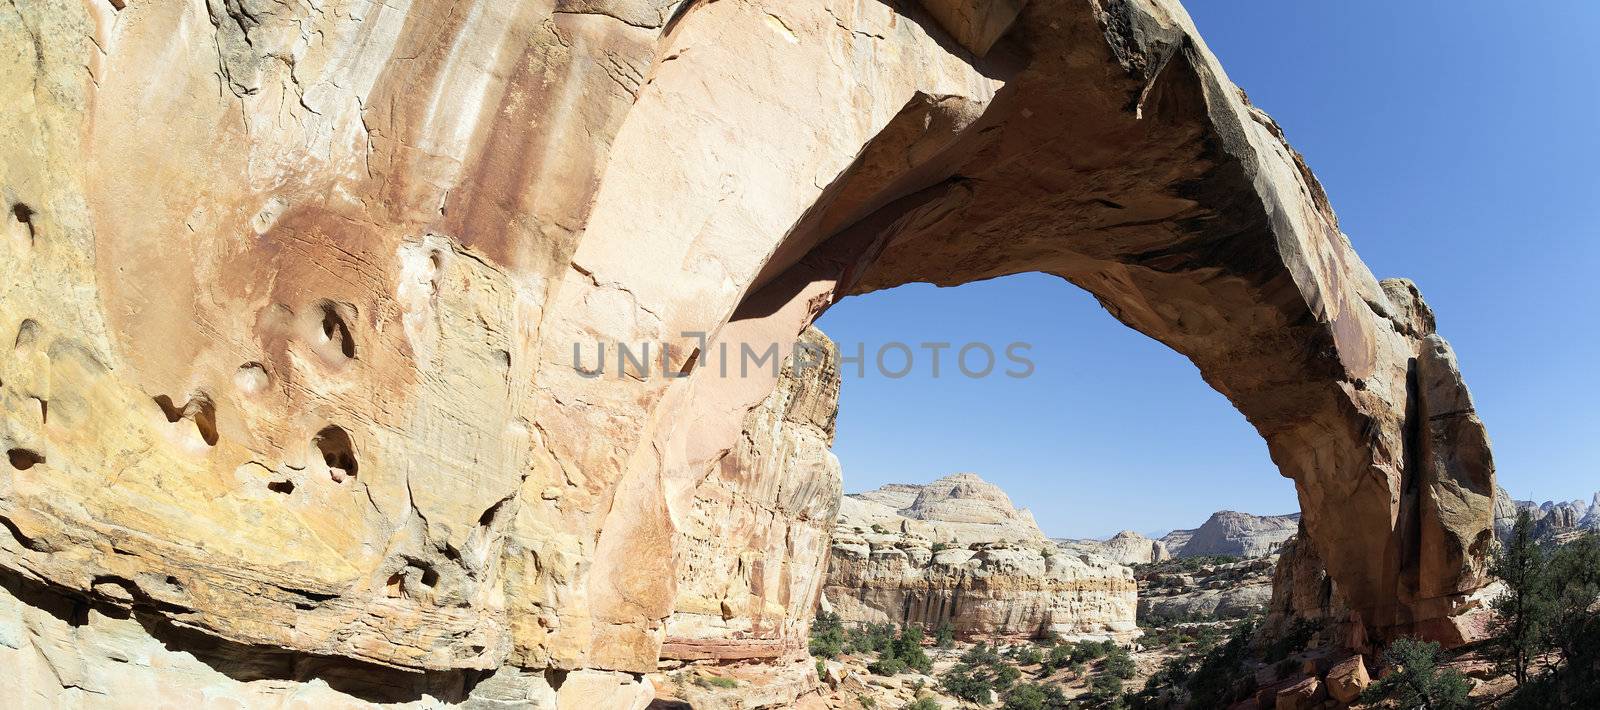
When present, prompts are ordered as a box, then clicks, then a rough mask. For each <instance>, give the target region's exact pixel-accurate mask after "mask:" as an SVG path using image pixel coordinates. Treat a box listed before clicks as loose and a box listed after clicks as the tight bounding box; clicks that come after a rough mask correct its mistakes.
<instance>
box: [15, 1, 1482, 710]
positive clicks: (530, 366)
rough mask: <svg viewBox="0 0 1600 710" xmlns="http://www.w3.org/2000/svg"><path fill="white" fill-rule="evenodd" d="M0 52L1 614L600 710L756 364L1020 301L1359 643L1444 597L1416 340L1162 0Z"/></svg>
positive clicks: (364, 25)
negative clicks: (1098, 315)
mask: <svg viewBox="0 0 1600 710" xmlns="http://www.w3.org/2000/svg"><path fill="white" fill-rule="evenodd" d="M0 47H3V48H4V51H3V53H0V100H3V101H4V103H5V105H6V106H7V110H6V111H5V112H3V113H0V157H3V160H0V199H3V201H4V211H3V217H0V219H3V221H4V227H3V231H4V234H3V235H0V261H3V262H4V263H5V264H7V265H9V266H10V267H11V273H12V275H13V278H9V279H6V280H5V281H4V282H0V336H3V339H4V342H5V343H6V346H7V348H9V354H8V355H7V356H6V357H5V358H3V359H0V399H3V400H4V403H5V406H4V407H3V409H0V447H3V448H4V449H5V450H6V453H7V462H8V465H6V466H3V467H0V518H3V519H4V522H5V528H6V533H5V534H3V535H0V567H3V568H4V569H6V570H9V574H11V575H13V576H14V579H15V580H16V583H17V584H18V585H19V586H20V587H26V588H27V590H26V591H28V592H29V594H16V595H14V596H16V597H17V598H19V599H23V598H32V597H31V596H30V594H31V592H34V591H38V592H41V593H42V592H45V591H49V592H50V593H60V594H62V595H63V596H64V597H65V598H70V599H76V600H78V601H80V602H81V603H83V604H86V605H101V607H103V608H105V609H107V610H108V611H109V612H112V614H113V615H114V614H115V613H122V614H125V615H128V614H138V615H139V616H138V618H139V619H140V620H141V622H142V623H141V626H140V628H146V627H147V626H148V627H154V626H161V625H171V626H174V627H177V628H182V629H184V631H185V634H186V635H185V636H184V637H183V639H182V640H174V641H173V643H174V644H175V645H176V646H178V647H204V646H207V645H208V644H209V645H211V647H217V646H218V645H222V644H234V645H233V646H227V648H230V649H233V651H231V653H236V654H239V655H249V654H251V653H255V654H260V655H262V656H263V657H266V656H269V655H272V654H286V655H287V656H288V658H289V661H287V662H285V663H281V664H276V665H263V666H258V667H259V668H260V669H262V672H263V673H264V674H265V675H266V676H268V677H269V678H272V679H276V680H278V681H306V682H311V681H314V680H318V679H323V680H326V679H328V678H337V677H339V676H340V674H341V673H345V672H346V670H345V669H346V668H347V666H349V665H350V664H364V665H362V666H361V667H363V668H365V667H368V666H382V667H385V668H390V669H393V670H395V671H397V672H401V673H405V674H409V675H408V676H407V677H408V678H413V679H419V680H417V682H416V683H411V684H395V687H406V688H412V689H413V690H414V691H415V694H416V695H417V696H418V697H420V695H421V692H422V691H421V690H417V689H418V688H422V687H423V685H425V684H423V683H422V680H420V679H425V680H427V681H428V682H429V683H432V682H436V681H437V682H446V683H455V684H459V687H463V688H465V687H466V685H467V682H466V681H467V680H468V678H469V676H470V677H472V678H479V677H480V676H482V675H484V674H487V673H490V672H492V673H493V675H492V676H491V677H490V679H489V680H480V682H479V683H478V684H477V685H476V686H474V687H482V686H483V683H485V682H490V683H491V686H494V687H499V688H501V691H497V692H502V693H503V694H513V695H514V694H516V693H518V692H521V691H516V690H515V689H506V686H511V685H515V684H517V683H524V681H525V683H524V685H525V686H526V689H527V692H528V693H544V692H545V690H544V688H545V686H549V688H550V689H551V690H553V691H554V693H555V695H556V697H557V700H556V702H557V704H558V705H560V706H563V707H570V706H574V704H577V703H583V704H587V705H588V706H591V707H599V706H610V707H628V706H630V705H634V704H637V702H638V699H639V698H641V697H644V696H646V695H648V687H647V685H646V683H645V682H644V681H643V680H642V675H643V674H644V673H646V672H649V671H651V670H653V669H654V668H655V667H656V663H657V660H658V658H659V657H660V655H661V653H662V647H663V643H664V642H665V640H666V638H667V636H668V632H669V629H668V627H669V626H670V625H671V624H670V622H669V620H670V619H672V618H673V617H674V616H675V611H676V609H677V607H678V602H679V596H680V595H679V593H678V586H679V580H680V578H681V575H680V574H679V569H678V565H679V563H680V562H681V561H683V560H685V559H692V555H687V554H685V553H684V552H683V551H682V550H681V549H680V546H682V545H686V544H688V542H687V541H688V540H690V539H692V538H693V537H694V536H695V535H696V534H697V533H696V532H695V525H693V524H691V522H690V518H691V517H692V516H693V514H694V510H695V503H694V501H695V499H696V496H697V495H699V494H700V492H701V490H702V486H701V483H702V481H703V480H704V479H705V478H706V477H707V476H708V475H709V474H710V472H712V471H714V470H716V465H717V462H720V461H723V460H724V459H725V458H726V457H727V456H728V452H730V451H733V450H734V449H735V448H736V447H737V446H738V445H739V443H738V442H739V439H740V437H741V434H742V433H743V428H744V423H745V421H746V418H747V416H748V413H749V412H750V411H751V410H752V409H755V408H757V407H758V406H760V405H761V403H762V402H763V401H765V400H766V398H767V396H768V395H769V393H770V392H771V391H772V389H773V387H774V386H775V383H776V382H777V379H778V368H777V366H776V361H777V359H778V354H777V351H778V350H787V347H788V346H789V345H790V344H792V343H793V342H794V341H795V339H796V338H797V337H798V336H799V334H800V333H801V332H802V331H803V330H804V328H805V327H806V325H808V324H809V323H810V322H812V321H813V320H814V319H815V318H816V317H817V316H818V315H819V314H820V313H821V312H822V311H823V310H825V309H826V308H828V307H829V306H830V305H831V304H833V303H835V302H836V301H837V300H838V299H840V298H844V297H847V296H849V295H852V294H859V293H865V292H869V291H874V290H879V289H885V288H891V287H893V286H897V285H900V284H905V283H909V282H932V283H936V284H940V285H957V284H961V283H966V282H971V281H976V280H982V279H989V278H994V277H998V276H1003V275H1007V274H1014V273H1021V272H1029V271H1042V272H1047V273H1051V274H1055V275H1057V276H1060V277H1061V278H1064V279H1067V280H1069V281H1071V282H1072V283H1075V284H1077V285H1079V286H1081V287H1083V288H1084V289H1086V290H1088V291H1089V292H1091V293H1092V294H1094V295H1095V296H1096V297H1097V298H1098V299H1099V300H1100V302H1101V303H1103V304H1104V305H1105V307H1106V308H1107V310H1108V311H1110V313H1111V314H1112V315H1113V316H1114V317H1116V318H1118V319H1119V320H1120V321H1122V322H1123V323H1125V324H1127V325H1128V326H1129V327H1132V328H1134V329H1136V330H1138V331H1140V332H1143V333H1145V334H1147V335H1149V336H1150V337H1152V338H1155V339H1157V340H1159V341H1161V342H1163V343H1165V344H1167V345H1168V346H1170V347H1172V348H1174V349H1175V350H1176V351H1178V352H1180V353H1182V354H1183V355H1185V356H1187V357H1188V358H1190V360H1192V361H1193V362H1194V364H1195V365H1196V366H1197V367H1198V368H1199V370H1200V371H1201V373H1202V376H1203V377H1204V378H1205V380H1206V382H1208V383H1209V384H1211V385H1212V386H1214V387H1215V388H1216V389H1218V390H1219V391H1220V392H1221V393H1222V394H1224V395H1225V396H1227V397H1228V398H1229V400H1230V401H1231V402H1232V403H1233V404H1234V405H1235V406H1237V407H1238V408H1239V409H1240V411H1241V412H1242V413H1243V414H1244V416H1245V417H1246V418H1247V419H1248V420H1249V421H1250V423H1251V424H1252V425H1253V426H1254V427H1255V428H1256V430H1257V431H1258V432H1260V433H1261V435H1262V436H1263V437H1264V438H1265V439H1266V441H1267V445H1268V448H1269V449H1270V451H1271V453H1272V457H1273V460H1274V461H1275V462H1277V463H1278V465H1279V466H1280V470H1281V473H1282V474H1283V475H1285V476H1287V477H1289V478H1292V479H1294V481H1295V485H1296V488H1297V490H1298V492H1299V497H1300V501H1301V503H1302V508H1303V512H1304V514H1305V519H1304V521H1303V523H1304V526H1305V536H1304V537H1303V540H1304V541H1305V543H1306V544H1307V545H1308V546H1310V547H1315V548H1316V549H1317V551H1318V552H1319V554H1320V555H1321V559H1322V560H1323V561H1324V562H1325V563H1326V568H1327V573H1328V575H1329V577H1330V578H1331V579H1334V580H1336V581H1337V582H1338V584H1339V588H1340V590H1341V592H1342V594H1343V595H1344V597H1345V598H1346V599H1347V600H1348V601H1349V604H1350V607H1351V608H1352V610H1353V611H1354V612H1355V613H1356V614H1357V615H1358V617H1359V619H1360V620H1361V624H1362V625H1363V626H1365V627H1366V628H1368V629H1369V630H1370V631H1371V632H1373V633H1375V634H1385V635H1392V634H1397V633H1405V632H1410V631H1418V632H1421V633H1424V634H1426V635H1429V636H1433V637H1439V638H1446V639H1448V638H1449V637H1451V636H1452V634H1454V635H1456V636H1459V633H1457V632H1458V631H1459V630H1460V624H1459V623H1458V622H1459V615H1460V612H1462V611H1463V610H1465V609H1467V608H1468V606H1467V605H1466V603H1465V602H1466V599H1467V597H1468V595H1469V594H1470V593H1471V592H1472V591H1473V590H1475V589H1476V588H1477V587H1478V586H1479V585H1480V584H1481V582H1482V568H1483V556H1484V554H1486V552H1487V550H1488V547H1489V544H1490V540H1491V537H1492V498H1493V485H1494V476H1493V464H1492V459H1491V456H1490V453H1489V449H1488V439H1487V437H1486V435H1485V433H1484V430H1483V426H1482V423H1481V422H1480V421H1479V419H1478V418H1477V416H1476V414H1475V413H1474V410H1473V406H1472V403H1471V400H1470V397H1469V396H1468V395H1467V390H1466V388H1465V385H1464V384H1463V383H1462V381H1461V379H1460V374H1459V369H1458V367H1457V366H1456V363H1455V360H1454V356H1453V355H1452V353H1451V351H1450V348H1449V346H1448V345H1447V344H1446V343H1445V341H1444V340H1443V339H1442V338H1441V337H1440V336H1439V335H1437V334H1436V333H1435V332H1434V321H1433V318H1432V314H1431V312H1430V311H1429V309H1428V307H1427V306H1426V305H1425V304H1424V302H1423V301H1422V299H1421V297H1420V295H1419V294H1418V292H1417V290H1416V288H1415V287H1414V286H1413V285H1412V284H1410V283H1409V282H1406V281H1403V280H1387V281H1382V282H1380V281H1379V280H1378V279H1376V278H1375V277H1374V276H1373V274H1372V273H1371V272H1370V271H1369V270H1368V269H1367V268H1366V267H1365V266H1364V265H1363V264H1362V263H1361V261H1360V260H1359V259H1358V258H1357V256H1356V255H1355V253H1354V251H1353V250H1352V249H1351V247H1350V244H1349V241H1348V240H1347V239H1346V238H1345V236H1344V234H1343V233H1342V232H1341V231H1340V229H1339V224H1338V221H1337V220H1336V218H1335V217H1334V214H1333V211H1332V208H1331V207H1330V205H1329V204H1328V202H1327V199H1326V196H1325V195H1324V193H1323V191H1322V189H1321V187H1320V186H1319V185H1318V184H1317V182H1316V180H1315V178H1314V177H1312V175H1311V172H1310V171H1309V169H1308V168H1307V166H1306V165H1305V163H1304V161H1302V160H1301V159H1300V157H1299V156H1298V155H1297V154H1296V153H1295V152H1294V151H1293V150H1292V149H1291V148H1290V147H1289V146H1288V144H1287V142H1286V141H1285V140H1284V136H1283V131H1282V130H1281V129H1280V128H1279V127H1278V126H1277V124H1276V123H1274V122H1273V121H1272V119H1270V118H1269V117H1267V115H1266V114H1264V113H1262V112H1261V111H1259V110H1257V109H1255V108H1253V107H1252V106H1250V105H1249V103H1248V102H1247V101H1246V99H1245V97H1244V94H1243V93H1242V92H1240V91H1239V90H1238V89H1237V88H1236V87H1234V86H1233V84H1231V83H1230V82H1229V81H1228V79H1227V77H1226V75H1225V74H1224V73H1223V71H1222V69H1221V67H1220V66H1219V65H1218V63H1217V60H1216V58H1215V57H1214V56H1213V55H1212V54H1211V53H1210V51H1209V50H1208V49H1207V48H1206V46H1205V43H1204V42H1203V41H1202V40H1201V39H1200V37H1199V35H1198V33H1197V31H1196V30H1195V29H1194V26H1193V23H1192V22H1191V21H1190V20H1189V18H1188V16H1187V15H1186V14H1185V12H1184V10H1183V8H1182V7H1181V6H1179V5H1178V4H1177V3H1176V2H1174V1H1173V0H1097V1H1095V2H1081V1H1079V0H1033V1H1032V2H1028V3H1020V2H1009V1H999V0H995V1H991V0H921V2H912V3H896V4H888V3H877V2H868V3H858V2H838V1H835V0H818V1H817V2H799V3H797V2H778V1H777V0H752V1H751V2H741V3H729V2H704V1H701V2H693V1H683V0H603V1H601V0H595V1H585V2H565V1H561V2H555V1H548V0H547V1H542V2H541V1H535V2H525V3H503V2H488V1H486V0H451V1H445V2H431V3H411V4H405V3H400V4H395V3H382V2H374V1H372V0H329V2H325V3H320V4H317V5H312V4H279V3H271V2H264V1H263V0H211V1H209V2H206V3H161V2H138V1H135V2H121V1H120V0H119V1H117V2H88V3H80V2H73V1H71V0H31V1H29V2H22V3H12V5H11V6H10V7H9V8H8V10H7V11H5V12H0ZM769 346H770V347H769ZM747 353H748V354H749V355H751V356H754V357H746V354H747ZM769 353H770V354H771V357H763V356H764V355H767V354H769ZM752 359H754V360H756V361H757V362H756V364H755V365H754V366H753V367H752V368H747V367H742V366H741V365H743V364H748V361H749V360H752ZM729 501H730V502H732V501H731V499H729ZM737 546H738V544H737V543H735V545H734V547H737ZM730 549H731V548H730ZM747 549H748V548H747ZM976 554H977V552H974V555H976ZM1018 564H1023V563H1021V562H1019V563H1018ZM1027 565H1032V563H1027ZM1027 565H1025V566H1027ZM756 596H758V597H762V598H765V595H764V594H757V595H756ZM788 613H789V612H788V609H787V608H785V610H784V611H783V612H782V614H779V613H778V612H777V611H776V610H774V611H773V614H771V615H770V616H768V617H764V618H770V619H774V620H775V619H777V618H779V617H780V616H783V617H784V618H787V615H788ZM679 620H680V621H681V620H682V617H679ZM126 628H131V627H126ZM1452 629H1454V631H1452ZM341 664H343V665H341ZM29 677H30V678H33V679H34V680H35V681H38V679H40V678H45V679H48V677H49V676H48V675H47V674H46V675H31V676H29ZM57 678H58V679H59V678H60V676H57ZM491 681H492V682H491ZM556 681H559V683H557V682H556ZM40 682H42V681H40ZM49 682H56V681H54V680H50V681H49ZM62 682H67V681H62ZM557 686H559V687H557ZM61 687H64V686H61V685H58V686H57V688H61ZM329 687H333V686H332V683H329ZM34 690H35V689H30V690H28V691H24V692H33V691H34ZM37 690H38V691H39V692H41V693H43V692H45V690H44V689H37ZM50 692H54V691H50ZM284 692H291V691H289V690H285V691H284Z"/></svg>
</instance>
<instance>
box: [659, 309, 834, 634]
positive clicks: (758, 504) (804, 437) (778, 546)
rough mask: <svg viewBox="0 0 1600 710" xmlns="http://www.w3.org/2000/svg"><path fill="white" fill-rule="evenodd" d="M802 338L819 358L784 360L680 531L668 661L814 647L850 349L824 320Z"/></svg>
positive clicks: (703, 484) (830, 532)
mask: <svg viewBox="0 0 1600 710" xmlns="http://www.w3.org/2000/svg"><path fill="white" fill-rule="evenodd" d="M799 342H800V343H801V344H802V345H803V346H804V347H807V348H810V349H812V350H811V351H812V352H815V353H816V354H817V355H816V357H815V358H814V359H801V360H800V361H798V362H796V361H795V360H793V359H791V360H790V362H789V364H787V365H785V366H784V370H783V374H782V376H781V377H780V378H779V379H778V386H777V387H776V388H775V389H774V390H773V391H772V394H770V395H768V397H767V399H766V400H765V401H763V402H762V403H761V405H760V406H758V407H756V408H755V409H753V410H751V411H750V414H749V415H747V416H746V417H745V423H744V434H743V436H742V437H741V438H740V440H739V443H738V445H737V446H735V447H734V449H733V450H732V451H730V452H728V454H727V456H725V457H724V458H723V459H722V460H721V461H719V462H718V463H717V464H716V466H715V468H714V470H713V471H712V472H711V473H710V474H709V475H707V476H706V479H705V480H704V481H703V482H701V484H700V488H699V489H698V490H696V491H695V499H694V508H693V512H692V513H691V514H690V516H689V518H688V525H687V526H686V527H685V528H684V529H683V530H682V531H680V533H679V534H680V536H681V538H680V540H679V543H678V550H679V554H680V556H681V561H680V562H679V564H678V597H677V600H676V602H675V606H674V608H673V614H672V616H671V617H670V618H668V619H667V638H666V643H665V645H664V646H663V647H662V656H663V657H665V658H677V659H699V658H711V659H718V660H736V659H749V658H776V657H778V656H781V655H784V654H786V653H790V654H792V653H797V652H798V653H803V652H804V648H805V641H806V639H807V637H808V633H809V629H810V622H811V617H812V613H813V610H814V609H815V608H816V604H817V600H818V598H819V597H820V595H821V594H822V583H823V579H824V577H825V575H826V573H827V564H828V548H829V542H830V540H831V539H832V536H833V521H834V518H835V517H836V516H837V515H838V511H839V499H840V496H841V495H842V492H843V489H842V487H841V485H842V483H841V478H840V473H839V461H838V459H837V458H835V457H834V455H833V452H831V451H829V447H830V446H831V445H832V443H833V422H834V416H835V414H836V412H837V410H838V400H839V369H838V362H839V357H838V351H837V350H836V349H835V348H834V346H833V343H832V342H830V341H829V340H828V339H827V338H826V337H825V336H823V335H822V333H821V332H820V331H818V330H816V329H808V330H807V331H806V332H805V333H803V334H802V335H801V338H800V341H799Z"/></svg>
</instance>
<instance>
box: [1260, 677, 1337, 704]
mask: <svg viewBox="0 0 1600 710" xmlns="http://www.w3.org/2000/svg"><path fill="white" fill-rule="evenodd" d="M1326 697H1327V691H1326V690H1325V689H1324V688H1323V687H1322V683H1321V682H1320V681H1318V680H1317V679H1316V678H1305V679H1303V680H1300V681H1298V682H1296V683H1295V684H1293V685H1291V686H1289V687H1287V688H1284V689H1282V690H1279V691H1278V694H1277V695H1276V696H1275V697H1274V699H1273V700H1274V702H1273V705H1272V707H1273V708H1274V709H1275V710H1311V708H1315V707H1317V705H1318V704H1319V703H1321V702H1322V701H1323V700H1324V699H1325V698H1326Z"/></svg>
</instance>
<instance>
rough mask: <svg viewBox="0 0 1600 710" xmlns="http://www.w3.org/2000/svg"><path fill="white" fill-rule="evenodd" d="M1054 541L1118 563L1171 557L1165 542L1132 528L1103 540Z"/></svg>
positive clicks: (1057, 544)
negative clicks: (1141, 533) (1152, 538)
mask: <svg viewBox="0 0 1600 710" xmlns="http://www.w3.org/2000/svg"><path fill="white" fill-rule="evenodd" d="M1055 543H1056V546H1057V547H1060V548H1061V549H1063V550H1065V551H1067V552H1070V553H1073V554H1088V555H1098V556H1100V557H1104V558H1105V559H1107V560H1110V561H1112V562H1115V563H1117V564H1119V565H1147V564H1150V563H1152V562H1161V561H1162V560H1168V559H1171V558H1172V552H1171V551H1170V550H1168V549H1167V543H1165V542H1163V541H1161V540H1151V539H1150V538H1148V537H1145V536H1143V535H1140V534H1139V533H1136V532H1134V531H1132V530H1123V531H1122V532H1119V533H1117V534H1115V535H1112V536H1111V537H1109V538H1106V539H1104V540H1069V539H1064V538H1056V539H1055Z"/></svg>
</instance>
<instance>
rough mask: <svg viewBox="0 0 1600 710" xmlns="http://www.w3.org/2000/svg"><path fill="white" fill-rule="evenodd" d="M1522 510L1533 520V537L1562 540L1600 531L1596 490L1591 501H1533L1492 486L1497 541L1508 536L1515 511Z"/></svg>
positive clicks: (1598, 499)
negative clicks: (1514, 497)
mask: <svg viewBox="0 0 1600 710" xmlns="http://www.w3.org/2000/svg"><path fill="white" fill-rule="evenodd" d="M1522 511H1527V512H1528V518H1529V519H1530V520H1531V521H1532V522H1533V536H1534V538H1535V539H1537V540H1541V541H1546V542H1555V543H1564V542H1568V541H1571V540H1574V539H1577V538H1578V537H1580V536H1582V535H1584V534H1587V533H1590V532H1596V531H1600V493H1596V494H1595V498H1594V501H1593V502H1590V501H1583V500H1574V501H1559V502H1558V501H1545V502H1544V503H1534V502H1533V501H1526V500H1515V499H1513V498H1512V497H1511V494H1510V493H1507V492H1506V490H1505V489H1504V488H1499V487H1496V488H1495V498H1494V531H1495V536H1496V537H1498V538H1499V540H1500V542H1501V543H1505V542H1506V541H1508V540H1509V539H1510V536H1511V530H1512V527H1513V526H1515V525H1516V524H1517V515H1518V514H1519V513H1520V512H1522Z"/></svg>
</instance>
